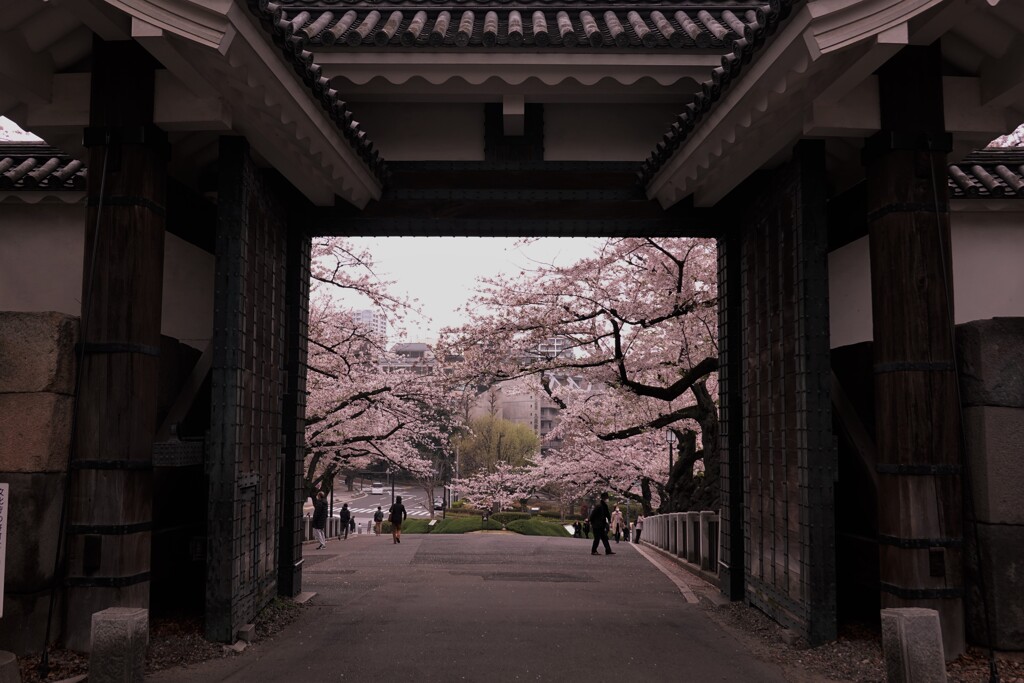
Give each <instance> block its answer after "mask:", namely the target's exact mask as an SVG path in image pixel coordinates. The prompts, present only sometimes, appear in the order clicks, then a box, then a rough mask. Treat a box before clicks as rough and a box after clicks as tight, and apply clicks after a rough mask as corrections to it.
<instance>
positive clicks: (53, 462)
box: [0, 393, 74, 472]
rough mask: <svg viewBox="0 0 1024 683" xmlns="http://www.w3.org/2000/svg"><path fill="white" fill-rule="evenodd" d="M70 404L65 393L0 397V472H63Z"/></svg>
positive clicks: (69, 439)
mask: <svg viewBox="0 0 1024 683" xmlns="http://www.w3.org/2000/svg"><path fill="white" fill-rule="evenodd" d="M73 404H74V399H73V398H72V397H71V396H69V395H66V394H54V393H29V394H0V471H4V472H57V471H62V470H64V469H66V468H67V460H68V450H69V449H70V448H71V411H72V407H73Z"/></svg>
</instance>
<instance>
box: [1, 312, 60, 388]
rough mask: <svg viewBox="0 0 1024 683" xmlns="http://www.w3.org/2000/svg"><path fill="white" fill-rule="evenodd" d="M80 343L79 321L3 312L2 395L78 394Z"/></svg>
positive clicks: (55, 316) (49, 315)
mask: <svg viewBox="0 0 1024 683" xmlns="http://www.w3.org/2000/svg"><path fill="white" fill-rule="evenodd" d="M77 341H78V319H77V318H73V317H71V316H68V315H64V314H63V313H54V312H46V313H13V312H6V311H5V312H0V393H13V392H32V391H47V392H55V393H59V394H71V393H72V392H74V388H75V373H74V369H75V343H76V342H77Z"/></svg>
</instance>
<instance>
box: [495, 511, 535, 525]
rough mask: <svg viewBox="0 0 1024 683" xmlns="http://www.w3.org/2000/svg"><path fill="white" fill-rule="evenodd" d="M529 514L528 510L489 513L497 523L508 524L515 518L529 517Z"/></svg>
mask: <svg viewBox="0 0 1024 683" xmlns="http://www.w3.org/2000/svg"><path fill="white" fill-rule="evenodd" d="M531 516H532V515H530V513H529V512H496V513H494V514H493V515H491V519H493V520H494V521H495V522H497V523H498V524H508V523H509V522H514V521H516V520H517V519H530V517H531Z"/></svg>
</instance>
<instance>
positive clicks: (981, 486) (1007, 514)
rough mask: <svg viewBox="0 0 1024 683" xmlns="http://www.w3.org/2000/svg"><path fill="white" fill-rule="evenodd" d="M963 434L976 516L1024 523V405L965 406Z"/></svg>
mask: <svg viewBox="0 0 1024 683" xmlns="http://www.w3.org/2000/svg"><path fill="white" fill-rule="evenodd" d="M964 436H965V439H966V442H967V462H968V465H969V467H970V476H971V484H972V486H971V490H972V492H973V494H974V509H975V514H976V516H977V519H979V520H981V521H983V522H992V523H1002V524H1024V505H1021V491H1024V451H1022V450H1021V444H1024V408H998V407H979V408H966V409H965V410H964Z"/></svg>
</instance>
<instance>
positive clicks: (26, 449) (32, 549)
mask: <svg viewBox="0 0 1024 683" xmlns="http://www.w3.org/2000/svg"><path fill="white" fill-rule="evenodd" d="M77 335H78V320H77V319H76V318H73V317H70V316H67V315H63V314H60V313H9V312H0V368H2V372H0V481H4V482H7V483H9V484H10V485H11V516H10V519H9V520H8V527H7V529H8V534H9V536H10V538H9V540H8V543H7V559H6V586H5V591H4V618H3V619H0V650H10V651H12V652H15V653H16V654H23V653H27V652H38V651H39V650H41V649H42V646H43V642H44V640H45V634H46V615H47V611H48V609H49V604H50V592H49V587H50V585H51V583H52V579H53V565H54V556H55V553H56V551H57V528H58V525H59V522H60V505H61V493H62V492H63V488H64V474H63V472H64V470H65V468H66V467H67V458H68V451H69V448H70V446H71V402H72V393H73V391H74V359H75V353H74V350H75V346H74V345H75V342H76V341H77ZM56 599H57V600H58V602H57V605H56V607H57V609H55V610H54V618H55V621H54V623H53V624H52V627H51V630H50V640H51V642H52V641H53V640H54V639H56V638H57V636H58V635H59V634H60V632H61V627H62V624H61V621H60V615H61V614H62V613H63V610H62V609H61V603H60V600H61V599H62V596H61V595H57V596H56Z"/></svg>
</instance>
